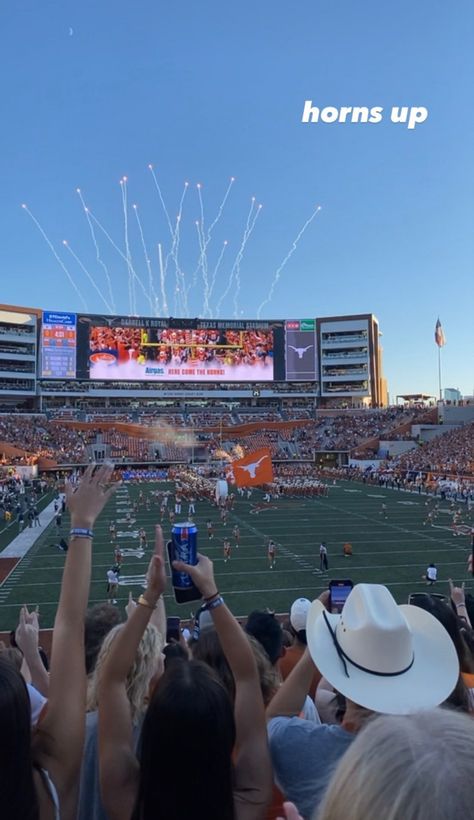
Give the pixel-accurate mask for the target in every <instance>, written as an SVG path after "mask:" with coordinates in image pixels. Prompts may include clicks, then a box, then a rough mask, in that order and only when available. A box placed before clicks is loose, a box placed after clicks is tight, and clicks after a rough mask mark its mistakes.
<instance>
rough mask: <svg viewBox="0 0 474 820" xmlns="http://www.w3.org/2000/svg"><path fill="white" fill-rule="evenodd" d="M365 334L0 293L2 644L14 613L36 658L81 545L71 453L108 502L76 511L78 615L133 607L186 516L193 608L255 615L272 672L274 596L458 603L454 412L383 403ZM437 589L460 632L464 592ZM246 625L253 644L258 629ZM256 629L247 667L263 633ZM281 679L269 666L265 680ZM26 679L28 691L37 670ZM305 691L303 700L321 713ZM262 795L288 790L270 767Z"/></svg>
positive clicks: (186, 621)
mask: <svg viewBox="0 0 474 820" xmlns="http://www.w3.org/2000/svg"><path fill="white" fill-rule="evenodd" d="M380 336H381V333H380V330H379V325H378V321H377V319H376V318H375V317H374V316H373V315H372V314H370V313H367V314H360V315H351V316H330V317H314V318H306V319H298V320H296V319H279V320H272V321H270V320H255V319H248V320H241V321H239V320H235V319H233V320H228V321H226V320H220V319H216V320H210V319H205V320H204V319H189V318H184V319H183V318H182V319H179V318H171V317H170V318H167V319H165V318H157V317H150V318H146V317H130V316H128V317H127V316H118V315H117V316H115V315H93V314H78V313H75V312H70V313H66V312H54V311H51V310H43V309H42V308H41V309H40V308H35V309H33V308H29V307H20V306H12V305H1V306H0V371H1V372H0V394H1V397H0V408H1V409H0V456H1V466H0V475H1V511H2V519H3V520H2V525H1V529H0V631H1V633H2V634H1V639H2V641H3V644H4V645H5V646H7V645H8V644H9V643H10V641H11V634H14V630H15V629H17V636H18V635H19V637H18V640H19V643H20V644H22V640H23V641H24V636H23V637H22V635H23V633H22V631H21V630H22V629H25V625H24V624H25V622H24V619H25V617H26V618H27V619H29V621H28V623H30V625H31V623H36V625H37V624H38V617H39V624H40V627H41V628H40V630H39V632H38V631H36V641H38V640H39V641H40V644H41V646H42V649H43V650H45V652H46V654H49V653H50V652H51V643H52V640H53V637H52V636H53V626H54V624H55V619H56V625H57V623H58V612H61V605H60V604H59V601H60V597H61V590H62V589H63V590H64V584H65V580H64V578H65V577H66V572H65V571H64V568H65V564H66V565H67V561H68V560H69V556H70V554H71V552H72V550H69V549H68V534H69V531H70V530H71V532H72V534H73V535H72V539H73V541H74V538H75V537H76V536H75V535H74V533H80V534H79V536H78V539H79V540H81V538H82V535H81V534H87V533H89V532H91V529H90V528H91V526H92V519H89V518H87V520H86V521H84V520H83V519H81V527H80V529H79V530H78V529H77V520H78V519H77V512H76V515H74V504H73V501H72V500H71V499H73V498H74V495H71V494H70V490H69V489H68V488H70V487H71V486H72V487H77V488H78V490H77V492H78V494H80V493H81V488H82V487H83V485H84V478H83V475H84V471H85V470H86V469H87V468H88V467H89V465H97V469H98V470H99V472H98V473H97V474H98V475H99V476H102V479H103V481H105V484H98V485H95V484H94V488H95V491H96V492H97V493H98V494H102V490H101V489H100V488H102V487H106V486H107V487H108V486H109V485H112V484H113V485H114V486H115V487H116V491H115V492H114V493H113V494H112V495H110V496H109V495H108V491H107V493H105V490H104V499H105V498H106V496H107V498H106V501H105V503H104V504H102V501H101V509H100V510H99V511H98V514H97V517H96V516H95V515H94V516H93V518H96V520H95V523H94V545H93V551H92V557H91V567H90V584H89V587H88V592H87V605H88V607H89V610H88V611H90V612H94V611H96V608H99V609H98V611H99V612H102V611H103V610H102V609H101V608H103V607H104V606H105V607H106V609H107V606H108V614H107V619H110V610H111V611H112V612H116V613H117V615H116V619H117V620H120V619H121V618H122V616H123V615H124V613H125V611H127V614H128V615H129V616H130V612H131V610H130V607H132V611H133V601H138V603H139V604H140V603H141V604H142V605H143V608H146V607H149V608H150V609H155V608H156V606H158V604H156V603H155V602H154V599H153V601H152V603H147V600H148V601H150V600H152V599H151V598H150V595H151V591H150V590H153V583H152V581H151V580H150V579H151V578H152V576H150V571H151V570H150V569H149V565H150V566H151V564H150V558H151V556H152V555H153V545H154V541H155V530H156V525H157V524H159V525H160V526H161V527H162V529H163V535H164V539H165V542H166V541H168V539H171V538H172V534H171V531H172V527H173V526H174V525H175V524H177V523H180V522H183V521H184V522H187V519H190V522H191V523H189V522H187V523H186V537H188V535H187V533H188V529H189V527H190V526H191V525H195V526H196V527H197V541H198V549H199V551H200V552H202V553H204V554H205V555H206V556H207V557H208V558H210V559H211V560H212V562H213V573H214V574H213V579H214V580H213V583H212V584H211V594H210V595H207V594H204V593H203V595H204V600H205V601H209V603H208V605H207V606H208V608H210V609H211V610H212V611H213V607H214V606H215V607H218V606H219V605H220V603H221V602H223V600H225V601H226V603H227V605H228V607H229V609H230V610H231V611H232V613H233V614H234V616H236V618H237V619H238V620H239V622H240V623H242V624H245V623H247V627H246V628H248V629H251V626H250V625H251V623H253V620H252V618H254V619H255V617H254V616H255V611H257V612H258V613H260V616H259V617H261V618H263V619H265V618H267V619H270V620H273V621H274V622H275V623H276V624H278V626H277V631H278V633H279V637H278V640H279V641H281V645H282V646H283V642H286V645H287V650H286V652H287V655H288V663H289V659H290V657H292V658H294V659H295V658H296V660H297V659H298V658H299V657H301V653H302V652H303V651H304V647H303V649H302V648H301V646H300V645H299V644H298V640H297V637H295V636H297V634H298V633H299V631H301V630H303V631H305V630H304V628H303V625H302V624H303V621H302V620H301V617H299V620H298V617H296V620H295V619H294V614H295V610H294V606H295V603H297V602H298V601H299V600H304V601H306V602H307V605H308V606H309V602H310V601H312V600H313V599H316V598H317V597H318V596H322V600H326V599H325V598H324V595H325V594H327V593H326V592H325V591H326V590H327V589H328V587H329V588H330V589H331V594H332V595H334V598H333V599H331V600H332V601H333V608H332V609H330V611H331V612H332V613H336V612H339V611H340V609H338V608H337V607H338V605H340V606H343V605H344V603H345V600H346V598H347V596H348V595H349V594H350V591H351V589H352V587H353V586H356V587H357V589H358V590H359V589H363V588H365V587H364V586H363V585H364V584H373V585H383V587H385V588H386V589H388V590H389V591H390V592H391V593H392V596H393V598H394V599H395V601H396V602H398V603H400V604H405V603H406V602H407V600H409V601H410V603H414V602H416V601H417V600H419V599H420V596H421V598H422V599H423V597H424V598H429V597H430V596H427V595H426V591H427V585H429V586H430V591H432V590H431V587H432V586H435V585H436V594H437V596H438V598H437V599H436V600H438V601H439V600H441V599H442V600H443V602H444V605H446V606H447V603H448V602H449V600H450V594H451V595H454V596H455V595H460V594H461V590H462V596H464V595H465V592H464V584H463V585H462V587H461V583H462V582H464V581H467V587H469V580H468V578H469V576H468V574H467V562H468V559H469V556H470V554H471V550H472V542H473V540H472V539H473V536H472V533H473V514H472V510H473V505H474V437H473V432H474V404H473V403H470V402H469V401H461V402H447V403H446V402H440V401H437V400H435V399H434V398H432V397H428V396H413V397H400V401H399V402H398V404H389V403H388V392H387V383H386V380H385V378H384V375H383V351H382V347H381V344H380ZM261 464H265V469H263V467H262V469H260V467H261ZM101 465H102V468H101ZM107 465H112V466H107ZM101 470H102V471H101ZM88 475H89V476H91V475H92V474H91V473H86V476H88ZM89 480H90V483H91V485H92V484H93V482H94V478H93V477H92V478H89V479H87V480H86V482H85V483H87V481H89ZM88 503H92V502H88ZM71 504H72V511H71V509H70V507H71ZM71 528H72V529H71ZM170 569H171V568H170V566H169V564H168V563H166V573H167V575H168V580H167V582H166V588H165V589H163V590H162V601H163V607H165V608H166V614H167V616H168V619H169V621H168V632H169V630H170V628H171V627H170V619H171V621H172V620H173V618H174V619H177V621H176V620H175V622H174V626H175V629H177V632H176V635H177V638H178V641H181V642H183V640H184V638H183V636H184V637H189V636H190V635H192V636H194V638H191V643H192V642H193V641H194V642H196V635H197V634H199V630H200V629H201V628H202V629H203V627H200V626H199V622H198V620H196V610H197V609H199V603H198V602H197V601H196V600H194V601H193V600H192V599H190V600H188V602H187V603H186V602H185V603H178V601H177V599H178V600H179V596H178V595H176V592H175V590H174V589H173V587H172V586H171V583H170V579H169V575H170ZM76 571H77V570H76ZM63 572H64V576H63ZM433 573H434V575H433ZM449 579H452V580H453V581H454V583H455V586H454V592H453V591H452V590H453V587H452V583H451V581H450V580H449ZM196 583H197V582H196ZM173 584H174V581H173ZM361 585H362V586H361ZM457 585H459V586H457ZM198 586H199V585H198ZM383 587H381V586H375V587H373V588H374V589H381V588H383ZM215 589H217V590H218V592H214V590H215ZM450 589H451V593H450ZM201 591H202V590H201ZM208 591H209V588H206V589H205V592H206V593H207V592H208ZM466 592H467V590H466ZM173 593H174V594H173ZM338 594H339V595H342V598H340V599H339V598H337V595H338ZM354 594H355V592H354ZM144 596H148V598H147V597H144ZM216 596H218V597H216ZM221 596H222V597H221ZM351 597H352V596H351ZM199 598H201V593H199ZM452 600H453V602H454V605H455V609H456V606H458V605H459V609H458V610H457V614H458V615H459V616H460V617H461V618H462V619H464V620H460V621H458V627H459V625H461V627H463V628H464V627H466V625H467V624H470V621H469V614H468V610H467V609H466V608H465V607H466V605H468V607H469V608H470V612H471V618H472V596H468V595H466V603H465V601H464V597H463V600H462V601H461V600H458V599H457V598H455V597H453V598H452ZM84 603H86V601H84ZM24 606H26V610H25V609H24ZM58 606H59V609H58ZM160 606H161V605H160ZM299 606H300V607H301V604H299ZM305 606H306V604H303V608H304V607H305ZM313 607H314V604H313ZM138 608H139V609H140V607H138ZM297 609H298V608H297ZM36 610H37V611H38V615H35V612H36ZM201 610H202V607H201ZM201 610H199V611H201ZM298 611H299V610H298ZM25 612H26V613H28V614H27V615H26V616H25ZM19 613H23V614H20V616H19ZM32 613H33V614H32ZM250 613H253V615H252V616H251V617H250V619H248V621H247V618H248V616H249V615H250ZM269 613H270V614H269ZM274 613H276V616H274ZM305 613H306V610H305ZM19 617H20V627H21V628H20V632H19V633H18V628H17V624H18V618H19ZM162 617H163V618H164V608H163V612H162ZM305 617H306V614H305ZM331 617H334V615H332V616H331ZM114 618H115V616H114ZM114 618H112V621H110V624H109V625H107V624H108V623H109V622H108V621H107V624H104V626H103V629H104V634H105V632H106V631H107V629H108V628H110V626H111V625H112V623H115V622H116V621H115V620H114ZM22 619H23V622H22ZM292 619H293V620H292ZM257 620H258V618H257ZM217 622H218V618H217V617H216V628H217V629H218V631H219V627H218V626H217ZM22 623H23V626H21V624H22ZM163 623H164V621H163V620H162V621H161V629H162V631H163V629H165V631H166V625H165V627H163ZM305 623H306V621H305ZM176 624H177V627H176ZM294 624H297V626H294ZM267 627H268V625H267ZM267 627H265V628H262V629H263V632H264V633H265V630H266V629H267ZM56 628H57V626H56V627H55V629H56ZM239 629H240V628H239ZM254 634H255V636H256V639H257V640H258V639H259V628H256V631H255V633H254ZM38 635H39V638H38ZM219 635H220V636H221V633H219ZM165 637H166V636H163V640H164V638H165ZM266 637H267V638H268V636H266ZM169 638H170V635H169V634H168V639H169ZM234 638H235V639H236V640H237V638H236V636H235V635H234ZM261 640H262V643H263V646H264V647H265V649H266V650H267V654H266V656H265V657H266V661H265V663H268V657H267V656H269V655H270V656H271V649H270V648H269V645H268V644H266V643H265V634H264V635H263V637H262V638H261ZM305 641H306V638H305ZM13 642H14V643H15V641H13ZM221 642H222V645H223V647H224V643H225V639H222V636H221ZM292 642H296V643H295V644H294V646H296V655H292V654H291V652H290V649H294V646H293V648H292V647H291V646H290V645H291V643H292ZM198 643H199V642H198ZM171 645H173V641H171ZM22 649H23V651H24V653H25V654H26V650H25V649H24V647H23V645H22ZM9 651H10V650H9ZM11 651H18V650H11ZM196 651H197V650H196ZM284 651H285V650H284V649H283V650H282V653H284ZM466 652H467V649H466ZM198 654H199V653H198ZM285 657H286V655H285ZM465 657H467V655H466V656H465ZM294 662H295V660H293V661H292V665H294ZM31 663H33V661H31ZM275 663H276V661H275ZM464 664H465V666H464V668H463V669H462V671H463V672H464V673H465V675H466V677H465V680H466V684H465V686H464V685H463V686H464V690H465V697H466V699H467V700H466V703H467V704H468V706H467V707H466V710H467V711H469V709H471V710H472V692H473V689H472V688H469V687H468V682H469V683H470V685H471V686H473V687H474V676H473V675H472V674H471V671H472V670H471V665H472V664H471V662H470V661H467V660H466V659H465V660H464ZM277 666H278V664H277ZM289 670H290V666H288V665H287V666H286V667H285V665H284V664H283V661H282V664H281V669H280V671H279V673H278V674H279V675H281V676H282V677H285V675H286V674H287V673H288V672H289ZM313 670H314V667H313ZM328 674H329V673H328ZM381 674H382V673H381ZM234 676H235V673H234ZM31 680H32V681H33V683H34V684H35V687H38V688H39V691H40V692H41V691H44V689H42V687H44V682H43V683H41V680H39V679H38V673H37V672H35V671H33V672H32V675H31ZM288 680H289V678H288ZM281 689H282V691H283V690H284V685H283V686H282V688H281ZM448 689H449V686H448ZM308 691H309V690H308ZM341 691H343V690H341ZM314 694H315V691H314V692H313V696H314ZM448 694H449V692H448V691H446V692H445V695H446V696H447V695H448ZM458 695H459V692H458ZM321 697H322V696H320V699H319V702H318V697H317V695H316V705H317V707H318V709H320V710H321V714H325V713H324V706H323V701H322V699H321ZM440 697H441V696H440ZM461 700H462V698H461ZM276 701H277V699H276V698H275V702H276ZM438 702H439V701H438ZM272 703H273V701H272ZM456 704H457V705H458V702H457V701H456ZM362 705H365V703H364V704H362ZM369 705H370V704H369ZM268 708H269V709H270V712H269V715H270V716H272V715H273V716H275V715H278V714H279V712H278V710H276V711H275V712H274V713H272V712H271V709H272V706H271V704H270V706H269V707H268ZM312 708H313V710H314V703H313V707H312ZM275 709H276V707H275ZM333 717H334V715H333ZM328 720H329V722H331V721H332V720H333V718H331V719H329V718H328ZM334 722H336V719H335V718H334ZM279 786H280V791H281V792H283V794H285V795H286V796H288V797H290V798H291V799H296V798H295V797H294V795H293V792H292V790H291V784H289V783H286V784H285V778H283V777H279ZM278 794H280V792H278ZM274 796H275V795H274ZM280 798H281V794H280ZM281 799H282V798H281ZM281 799H280V802H279V803H278V801H277V805H278V806H279V807H280V808H279V809H278V811H282V809H281ZM296 803H297V805H298V806H299V808H300V811H306V810H307V808H308V807H307V806H305V808H304V809H302V808H301V806H304V801H302V802H301V803H300V804H298V800H296ZM84 816H88V815H84ZM256 816H257V815H256ZM258 816H262V817H263V816H268V817H269V818H270V817H272V818H275V817H277V816H278V815H277V813H275V812H274V813H272V812H271V811H270V810H269V813H268V814H261V815H258ZM304 816H309V815H307V814H306V813H305V814H304Z"/></svg>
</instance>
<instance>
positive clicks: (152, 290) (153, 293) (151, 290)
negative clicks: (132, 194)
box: [132, 205, 160, 316]
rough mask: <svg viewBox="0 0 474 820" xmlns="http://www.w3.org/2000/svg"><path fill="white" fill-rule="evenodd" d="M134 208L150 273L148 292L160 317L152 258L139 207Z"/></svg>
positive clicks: (156, 313) (134, 206)
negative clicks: (149, 253)
mask: <svg viewBox="0 0 474 820" xmlns="http://www.w3.org/2000/svg"><path fill="white" fill-rule="evenodd" d="M132 207H133V211H134V213H135V217H136V220H137V225H138V231H139V234H140V240H141V243H142V248H143V255H144V257H145V264H146V269H147V271H148V291H149V294H150V299H152V300H153V304H154V305H155V315H158V316H159V313H160V302H159V299H158V295H157V293H156V291H155V286H154V284H153V271H152V268H151V260H150V257H149V255H148V250H147V246H146V242H145V236H144V233H143V227H142V223H141V220H140V216H139V214H138V205H133V206H132Z"/></svg>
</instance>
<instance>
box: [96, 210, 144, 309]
mask: <svg viewBox="0 0 474 820" xmlns="http://www.w3.org/2000/svg"><path fill="white" fill-rule="evenodd" d="M87 210H88V213H89V216H90V217H91V219H93V220H94V222H95V224H96V225H97V227H98V228H99V230H101V231H102V233H103V234H104V236H105V237H106V239H108V240H109V242H110V244H111V245H112V247H113V248H114V249H115V250H116V251H117V253H118V255H119V256H120V257H121V258H122V259H123V261H124V262H127V264H128V260H127V257H126V256H125V254H124V253H123V251H122V250H121V248H119V246H118V245H117V243H116V242H114V240H113V239H112V237H111V236H110V234H109V232H108V231H107V229H106V228H104V226H103V225H102V223H101V222H99V220H98V219H97V217H96V216H95V214H93V213H92V211H91V209H90V208H88V209H87ZM130 269H131V271H132V274H133V276H134V277H135V279H136V281H137V282H138V284H139V285H140V288H141V290H142V293H143V295H144V296H145V299H146V300H147V302H148V303H149V305H150V308H151V309H152V310H153V303H152V301H151V300H150V298H149V295H148V293H147V290H146V288H145V285H144V284H143V282H142V280H141V279H140V277H139V275H138V273H137V272H136V270H135V268H134V267H133V265H132V263H131V262H130Z"/></svg>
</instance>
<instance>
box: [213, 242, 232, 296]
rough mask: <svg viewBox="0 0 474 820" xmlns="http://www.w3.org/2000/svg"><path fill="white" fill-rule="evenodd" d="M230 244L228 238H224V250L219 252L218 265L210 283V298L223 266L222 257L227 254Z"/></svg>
mask: <svg viewBox="0 0 474 820" xmlns="http://www.w3.org/2000/svg"><path fill="white" fill-rule="evenodd" d="M228 244H229V243H228V241H227V239H224V243H223V245H222V250H221V252H220V254H219V258H218V260H217V262H216V266H215V268H214V271H213V273H212V277H211V284H210V287H209V299H210V298H211V296H212V294H213V291H214V286H215V284H216V277H217V272H218V270H219V268H220V266H221V263H222V259H223V257H224V254H225V252H226V250H227V246H228Z"/></svg>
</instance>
